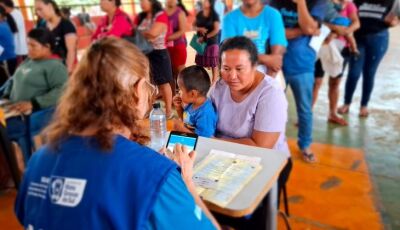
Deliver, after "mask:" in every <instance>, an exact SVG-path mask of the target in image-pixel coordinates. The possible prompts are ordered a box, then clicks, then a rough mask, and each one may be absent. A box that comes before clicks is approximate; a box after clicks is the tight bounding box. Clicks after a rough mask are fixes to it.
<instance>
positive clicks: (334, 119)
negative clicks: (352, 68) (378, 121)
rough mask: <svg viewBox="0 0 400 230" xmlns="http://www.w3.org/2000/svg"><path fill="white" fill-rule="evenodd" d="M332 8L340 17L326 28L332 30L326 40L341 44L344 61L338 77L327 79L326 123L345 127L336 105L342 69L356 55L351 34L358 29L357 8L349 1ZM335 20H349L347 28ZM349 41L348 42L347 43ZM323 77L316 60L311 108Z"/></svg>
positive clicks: (339, 0) (336, 0) (343, 0)
mask: <svg viewBox="0 0 400 230" xmlns="http://www.w3.org/2000/svg"><path fill="white" fill-rule="evenodd" d="M333 3H334V6H335V8H336V9H337V10H339V14H340V16H342V17H339V18H336V19H335V20H332V22H331V23H335V22H337V23H336V24H335V25H334V24H329V25H328V26H329V27H330V29H331V30H332V34H331V35H330V36H329V38H328V39H327V41H326V42H327V43H328V42H333V39H334V38H337V39H338V40H337V41H339V43H341V44H340V45H339V46H341V54H342V57H343V59H344V63H343V70H342V72H341V73H340V74H339V75H338V76H330V77H329V90H328V98H329V115H328V122H329V123H333V124H337V125H341V126H347V125H348V123H347V121H346V120H345V119H344V118H343V117H340V116H339V115H338V114H337V110H336V109H337V103H338V100H339V86H340V82H341V79H342V75H343V72H344V69H345V68H346V66H347V63H348V62H349V58H350V55H351V54H352V53H354V54H355V53H356V52H354V51H357V44H356V43H355V40H354V37H353V36H352V34H353V33H354V31H356V30H357V29H358V28H359V27H360V20H359V18H358V10H357V7H356V6H355V4H354V3H353V2H350V1H349V0H334V1H333ZM337 19H349V20H348V21H350V22H347V23H349V24H348V25H347V26H345V24H346V23H344V24H343V26H341V25H340V24H341V23H340V20H337ZM342 21H343V20H342ZM349 41H350V42H349ZM324 75H325V72H324V70H323V69H322V64H321V62H320V61H319V60H318V61H317V63H316V71H315V83H314V90H313V106H314V104H315V102H316V101H317V97H318V92H319V89H320V87H321V85H322V82H323V76H324Z"/></svg>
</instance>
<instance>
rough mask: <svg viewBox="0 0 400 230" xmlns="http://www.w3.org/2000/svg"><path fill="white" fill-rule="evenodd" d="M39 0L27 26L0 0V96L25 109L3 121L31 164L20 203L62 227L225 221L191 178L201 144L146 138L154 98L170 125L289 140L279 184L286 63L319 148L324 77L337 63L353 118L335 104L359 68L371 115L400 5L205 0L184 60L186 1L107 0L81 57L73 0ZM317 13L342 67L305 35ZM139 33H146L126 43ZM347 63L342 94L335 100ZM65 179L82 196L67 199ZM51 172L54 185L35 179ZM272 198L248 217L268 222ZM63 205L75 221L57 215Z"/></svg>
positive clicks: (251, 141) (333, 88) (31, 218)
mask: <svg viewBox="0 0 400 230" xmlns="http://www.w3.org/2000/svg"><path fill="white" fill-rule="evenodd" d="M34 4H35V5H34V6H35V10H36V13H37V15H38V17H39V18H40V19H41V21H40V23H38V24H37V27H36V28H34V29H32V30H31V31H29V32H28V33H27V36H26V31H25V27H24V22H23V17H22V14H21V12H20V11H19V10H18V9H16V8H15V7H14V3H13V1H12V0H0V62H1V69H0V74H1V79H0V80H1V82H2V87H1V89H0V96H1V97H2V98H3V99H6V100H7V106H6V107H5V108H6V109H7V110H8V111H13V112H15V113H16V114H19V115H17V116H11V117H8V118H7V127H6V128H7V133H8V135H9V136H10V138H11V139H12V140H14V141H16V142H17V143H18V144H19V146H20V147H21V150H22V152H23V155H24V160H25V162H26V165H27V168H26V171H25V176H24V180H23V183H22V186H21V189H20V191H19V193H18V197H17V202H16V214H17V217H18V219H19V220H20V222H21V224H23V225H24V226H25V227H26V228H28V229H29V226H32V227H34V228H35V229H36V228H38V229H39V228H43V229H48V228H50V229H53V228H57V229H58V228H60V226H59V223H60V222H62V223H64V225H63V226H62V227H63V228H65V229H70V228H77V227H81V228H82V226H84V228H94V229H108V228H118V229H119V228H121V229H132V228H133V229H137V228H143V227H144V228H150V229H158V228H172V229H179V228H182V229H185V228H187V226H191V227H194V228H201V229H214V228H219V224H218V222H220V221H222V220H224V221H226V218H224V217H218V219H217V220H216V219H215V218H214V217H213V215H212V214H211V213H210V211H209V210H208V209H207V207H206V206H205V205H204V204H203V202H202V201H201V199H200V197H199V196H198V194H197V193H196V189H195V187H194V184H193V180H192V176H193V171H192V169H193V163H194V159H195V155H196V153H195V152H190V153H188V151H187V150H186V149H185V148H184V147H182V146H180V145H176V147H175V149H174V153H173V154H172V155H171V154H167V156H168V157H165V154H163V150H160V151H161V152H162V154H160V153H157V152H155V151H153V150H150V149H149V148H147V147H145V146H144V145H145V144H146V143H148V141H149V137H148V131H147V130H146V128H144V127H143V126H142V123H141V122H140V120H143V119H145V118H146V115H147V114H148V112H149V109H150V108H151V106H150V105H151V103H152V102H153V100H154V98H158V99H160V100H162V101H163V102H164V103H163V104H164V108H165V114H166V117H167V119H174V121H173V122H174V129H175V130H178V131H183V132H193V133H196V134H198V135H200V136H204V137H212V138H218V139H221V140H224V141H227V142H235V143H240V144H245V145H251V146H257V147H262V148H269V149H276V150H279V151H280V152H282V154H285V157H287V159H288V161H287V164H286V165H285V167H284V169H283V170H282V172H281V174H280V175H279V178H278V182H279V183H278V185H279V191H281V189H282V187H283V186H284V185H285V184H286V182H287V180H288V179H289V175H290V172H291V169H292V160H291V154H290V151H289V148H288V145H287V142H286V135H285V131H286V124H287V120H288V111H287V110H288V102H287V100H286V95H285V88H283V87H282V85H281V84H280V82H279V80H278V79H277V76H278V73H279V72H282V73H283V75H284V79H285V82H286V85H287V87H290V88H291V90H292V92H293V96H294V99H295V103H296V110H297V126H298V148H299V150H300V152H301V154H302V156H303V159H304V160H305V161H307V162H310V163H312V162H315V161H316V159H315V156H314V154H313V152H312V148H311V145H312V141H313V140H312V130H313V105H314V104H315V102H316V100H317V95H318V91H319V89H320V86H321V83H322V78H323V77H324V75H325V74H328V75H329V102H330V103H329V115H328V121H329V122H332V123H335V124H338V125H347V121H346V120H345V119H344V118H343V117H341V116H340V115H338V113H339V114H345V113H348V112H349V109H350V105H351V102H352V97H353V94H354V91H355V88H356V86H357V83H358V80H359V78H360V76H361V75H362V76H363V83H362V98H361V106H360V112H359V115H360V117H367V116H368V114H369V112H368V102H369V100H370V98H371V93H372V90H373V86H374V79H375V75H376V71H377V69H378V66H379V64H380V62H381V60H382V58H383V57H384V55H385V53H386V51H387V48H388V43H389V32H388V29H389V28H390V27H392V26H396V25H398V23H399V16H400V3H399V0H379V1H378V0H354V1H353V2H352V1H350V0H270V1H266V2H262V1H261V0H243V3H242V5H241V6H240V7H239V8H236V9H234V10H232V11H230V12H226V11H227V10H226V6H225V5H224V3H223V2H222V1H221V0H217V1H214V0H202V2H201V4H200V5H201V8H199V9H198V10H197V11H196V13H195V14H196V15H195V16H194V18H195V20H194V23H193V30H194V32H195V36H194V37H195V40H193V41H190V45H192V43H195V44H196V45H198V46H197V47H196V57H195V64H196V65H190V66H186V65H187V48H188V43H189V42H188V41H187V39H186V32H187V31H188V29H189V28H188V24H187V18H188V17H190V12H188V11H187V9H186V8H185V6H184V4H183V3H182V2H181V0H167V1H166V4H165V8H163V6H162V4H161V3H160V2H159V1H158V0H141V1H140V7H141V9H142V11H141V12H140V13H139V14H137V15H136V16H135V17H132V15H129V14H127V13H126V12H124V11H123V10H122V9H121V0H100V8H101V10H102V11H103V12H104V13H105V15H104V16H103V17H102V18H101V20H100V22H99V24H98V25H96V28H95V29H93V28H92V26H90V30H91V31H93V34H92V44H91V45H90V47H88V48H87V49H86V51H85V53H84V55H83V57H82V59H81V60H79V61H78V59H77V39H78V37H77V32H76V28H75V26H74V24H73V23H72V22H71V21H70V20H69V16H68V12H67V11H64V13H63V12H62V11H61V10H60V9H59V7H58V5H57V4H56V2H55V1H54V0H35V1H34ZM82 18H83V17H82ZM88 21H90V20H87V19H86V17H85V19H84V20H83V19H82V24H86V23H89V22H88ZM322 27H327V28H329V30H330V34H329V35H328V36H327V37H326V38H325V39H324V42H323V45H322V46H323V47H328V46H329V49H330V51H329V52H332V53H335V52H336V54H337V55H336V56H337V57H338V58H339V60H340V63H339V65H338V66H339V67H338V68H339V70H337V68H336V71H332V69H333V67H337V66H333V67H332V66H331V65H333V64H332V62H333V61H332V60H330V59H329V58H327V56H326V55H323V53H322V52H320V53H319V52H318V50H316V49H315V48H313V47H312V46H311V45H310V43H311V41H312V39H313V37H318V36H320V35H321V30H323V28H322ZM133 36H135V37H137V36H140V37H141V38H142V41H141V44H138V43H136V46H134V45H132V42H130V39H129V38H131V37H133ZM142 45H143V46H144V45H146V46H149V47H150V48H149V49H148V50H146V52H145V51H144V49H142V47H141V46H142ZM199 47H200V49H199ZM332 53H330V54H332ZM334 64H337V63H334ZM347 66H348V74H347V78H346V83H345V93H344V104H343V105H342V106H340V107H339V108H338V109H337V104H338V100H339V85H340V82H341V78H342V77H343V75H344V73H345V68H346V67H347ZM206 69H209V70H210V72H211V76H210V75H209V73H208V72H207V71H206ZM175 113H177V117H175ZM20 114H22V116H20ZM51 117H53V119H51ZM27 121H29V122H27ZM49 121H50V123H49ZM43 129H44V131H43ZM41 131H43V135H44V136H45V140H46V143H47V144H46V145H45V147H44V148H42V149H40V150H39V151H38V152H37V153H35V154H34V155H32V156H31V153H32V149H33V144H32V137H33V136H34V135H36V134H38V133H39V132H41ZM168 158H170V159H168ZM28 160H29V161H28ZM71 165H73V166H74V167H71ZM43 178H45V179H43ZM63 183H64V184H66V185H71V186H74V187H75V188H76V189H77V191H75V192H78V193H79V194H78V195H77V196H78V197H79V196H80V198H79V199H75V201H73V202H72V201H71V202H72V203H71V202H69V203H68V202H67V201H65V200H63V199H60V198H61V196H62V195H63V194H61V193H60V188H59V186H60V184H61V186H62V184H63ZM68 183H70V184H68ZM35 186H36V187H35ZM43 186H48V187H49V189H48V193H49V198H48V199H47V198H45V196H44V195H43V194H41V193H40V192H38V190H40V188H41V187H43ZM32 191H36V192H32ZM78 204H79V205H78ZM71 207H73V208H71ZM94 207H96V208H94ZM178 207H179V208H178ZM264 208H265V207H262V206H260V207H258V208H257V209H256V211H255V212H254V214H253V215H251V216H247V217H245V218H243V219H242V220H241V221H242V225H241V226H258V227H260V226H263V224H265V223H263V224H262V223H261V222H263V221H261V222H259V221H260V218H259V217H258V215H260V213H261V215H262V213H263V211H262V209H264ZM49 216H51V217H52V218H49ZM68 217H70V218H73V219H75V220H76V221H68V222H66V221H62V219H70V218H68ZM261 220H262V218H261ZM264 222H265V221H264ZM228 223H229V220H228Z"/></svg>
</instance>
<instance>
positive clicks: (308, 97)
mask: <svg viewBox="0 0 400 230" xmlns="http://www.w3.org/2000/svg"><path fill="white" fill-rule="evenodd" d="M271 6H273V7H275V8H276V9H277V10H279V11H280V13H281V14H282V17H283V22H284V25H285V32H286V37H287V39H288V41H289V45H288V47H287V52H286V53H285V56H284V58H283V74H284V76H285V80H286V83H287V84H288V85H289V86H290V87H291V89H292V91H293V96H294V99H295V102H296V109H297V116H298V126H299V132H298V142H297V144H298V146H299V148H300V151H301V153H302V155H303V158H304V160H306V161H307V162H314V161H315V157H314V154H313V153H312V152H311V148H310V147H311V143H312V126H313V112H312V98H313V96H312V94H313V86H314V66H315V65H314V63H315V61H316V58H317V55H316V52H315V51H314V50H313V48H311V46H310V45H309V43H310V40H311V37H312V36H314V35H318V34H319V26H320V22H322V20H323V19H324V17H325V12H326V6H327V0H272V1H271Z"/></svg>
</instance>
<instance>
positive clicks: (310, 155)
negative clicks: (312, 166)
mask: <svg viewBox="0 0 400 230" xmlns="http://www.w3.org/2000/svg"><path fill="white" fill-rule="evenodd" d="M301 154H302V155H303V160H304V161H305V162H307V163H315V162H316V159H315V156H314V153H306V152H304V151H302V152H301Z"/></svg>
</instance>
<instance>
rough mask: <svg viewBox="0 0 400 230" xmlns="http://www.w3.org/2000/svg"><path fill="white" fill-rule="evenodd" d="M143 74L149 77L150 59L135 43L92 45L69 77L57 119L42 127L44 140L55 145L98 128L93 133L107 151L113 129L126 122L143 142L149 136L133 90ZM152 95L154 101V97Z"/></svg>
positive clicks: (111, 40)
mask: <svg viewBox="0 0 400 230" xmlns="http://www.w3.org/2000/svg"><path fill="white" fill-rule="evenodd" d="M141 78H145V79H146V82H149V62H148V59H147V58H146V56H145V55H144V54H142V52H141V51H140V50H139V49H138V48H137V47H136V46H134V45H132V44H130V43H128V42H127V41H125V40H123V39H118V38H104V39H102V40H99V41H97V42H96V43H94V44H92V46H91V47H90V48H89V49H88V50H87V51H86V53H85V54H84V56H83V58H82V60H81V61H80V62H79V64H78V66H77V69H76V70H75V72H74V73H73V75H72V76H71V77H70V79H69V81H68V83H67V84H68V85H67V87H66V89H65V92H64V94H63V96H62V97H61V99H60V102H59V105H58V106H57V109H56V113H55V116H54V118H53V121H52V122H51V124H50V125H49V126H48V128H47V129H46V130H45V131H44V135H45V137H46V141H47V142H48V143H49V144H50V146H52V147H57V145H58V144H59V143H60V142H61V141H62V140H63V139H65V138H67V137H68V136H69V135H71V134H79V133H81V132H82V131H84V130H85V129H87V128H88V127H97V128H96V130H95V132H94V135H93V137H95V138H96V140H97V142H98V143H99V145H100V147H101V148H102V149H104V150H109V149H111V148H112V145H113V136H114V132H113V131H115V130H116V129H118V128H125V127H126V128H128V129H129V130H130V131H131V134H132V135H131V139H132V140H134V141H137V142H139V143H141V144H145V143H146V142H147V141H148V140H149V137H148V133H144V132H143V130H144V129H143V128H142V127H140V125H139V124H138V120H140V119H141V118H140V117H139V112H138V111H137V109H136V107H137V103H138V95H137V92H136V90H134V87H135V86H136V85H137V83H138V82H139V80H140V79H141ZM148 85H149V88H150V86H151V85H150V83H149V84H148ZM148 92H149V93H150V89H149V90H148ZM148 98H149V105H150V103H151V101H152V98H151V96H149V97H148ZM149 108H150V107H149Z"/></svg>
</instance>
